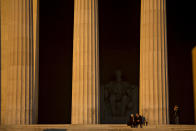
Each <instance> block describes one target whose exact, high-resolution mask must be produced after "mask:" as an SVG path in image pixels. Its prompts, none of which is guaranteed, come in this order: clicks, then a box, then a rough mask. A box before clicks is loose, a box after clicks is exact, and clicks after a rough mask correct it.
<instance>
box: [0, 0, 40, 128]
mask: <svg viewBox="0 0 196 131" xmlns="http://www.w3.org/2000/svg"><path fill="white" fill-rule="evenodd" d="M0 9H1V95H2V96H1V124H3V125H8V124H9V125H10V124H35V123H36V122H37V118H38V1H37V0H1V5H0Z"/></svg>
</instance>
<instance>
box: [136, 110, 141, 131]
mask: <svg viewBox="0 0 196 131" xmlns="http://www.w3.org/2000/svg"><path fill="white" fill-rule="evenodd" d="M138 125H140V127H141V128H142V117H141V116H140V115H139V114H138V113H136V114H135V126H136V127H138Z"/></svg>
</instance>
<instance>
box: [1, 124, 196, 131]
mask: <svg viewBox="0 0 196 131" xmlns="http://www.w3.org/2000/svg"><path fill="white" fill-rule="evenodd" d="M0 131H196V125H159V126H157V125H150V126H147V127H143V128H140V127H139V128H131V127H129V126H127V125H124V124H123V125H122V124H98V125H71V124H62V125H57V124H54V125H45V124H40V125H9V126H3V125H2V126H0Z"/></svg>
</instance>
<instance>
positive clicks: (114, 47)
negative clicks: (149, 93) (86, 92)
mask: <svg viewBox="0 0 196 131" xmlns="http://www.w3.org/2000/svg"><path fill="white" fill-rule="evenodd" d="M99 31H100V32H99V45H100V46H99V48H100V52H99V53H100V55H99V58H100V85H101V96H100V97H101V104H100V105H101V123H109V124H117V123H118V124H119V123H123V124H125V123H126V118H127V113H126V110H128V111H130V112H129V113H131V112H132V111H133V110H134V111H133V112H132V113H136V112H138V99H139V98H138V96H139V95H138V93H137V92H138V87H139V61H140V55H139V54H140V52H139V51H140V48H139V47H140V46H139V45H140V1H138V0H124V1H122V2H119V1H114V0H99ZM117 70H120V71H121V72H122V80H121V81H120V82H117V80H116V77H115V71H117ZM110 83H113V84H110ZM118 85H120V86H121V87H120V86H119V88H120V89H119V92H118V91H117V90H118V89H117V88H118ZM125 85H127V87H126V86H125ZM128 85H129V86H130V87H128ZM132 86H134V87H137V88H136V89H137V91H136V92H135V93H137V95H136V96H137V97H136V98H135V99H134V100H133V101H134V102H136V104H134V106H133V108H134V107H136V108H137V109H136V111H135V109H133V108H132V107H131V109H129V107H127V106H129V100H128V99H126V98H130V97H129V93H128V92H129V89H130V88H131V87H132ZM112 87H113V89H114V88H115V87H116V88H115V89H114V90H111V91H109V92H108V93H106V92H107V90H110V88H112ZM115 90H116V91H117V92H118V93H116V95H112V94H114V93H112V92H115ZM132 91H133V90H132ZM104 92H105V94H104ZM130 93H131V92H130ZM123 101H124V103H123ZM133 101H132V102H133ZM106 103H108V104H109V105H111V106H108V107H106V105H108V104H106ZM118 103H121V104H122V103H123V105H122V106H121V107H120V105H119V104H118ZM132 104H133V103H132ZM115 106H116V108H115ZM111 108H112V109H111ZM115 109H116V111H114V110H115ZM123 112H124V113H123Z"/></svg>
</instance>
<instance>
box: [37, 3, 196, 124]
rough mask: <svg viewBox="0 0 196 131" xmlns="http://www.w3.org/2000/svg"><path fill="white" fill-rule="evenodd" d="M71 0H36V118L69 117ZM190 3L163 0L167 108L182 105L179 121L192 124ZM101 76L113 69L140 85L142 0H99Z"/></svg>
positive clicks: (192, 14)
mask: <svg viewBox="0 0 196 131" xmlns="http://www.w3.org/2000/svg"><path fill="white" fill-rule="evenodd" d="M73 13H74V0H56V1H51V2H50V1H47V2H46V1H45V2H44V1H40V43H39V44H40V47H39V52H40V61H39V123H48V124H49V123H51V124H52V123H59V124H60V123H70V122H71V88H72V53H73V51H72V50H73V46H72V45H73ZM195 13H196V11H195V10H194V3H193V2H192V3H191V1H189V2H185V1H183V2H181V1H179V0H167V38H168V67H169V97H170V100H169V102H170V110H171V109H172V107H173V106H174V104H178V105H179V106H180V108H181V118H180V122H181V123H183V124H192V123H193V122H194V111H193V80H192V56H191V50H192V48H193V43H196V37H195V36H196V31H195V30H196V25H195V23H196V20H194V17H195ZM99 30H100V32H99V36H100V38H99V41H100V43H99V44H100V79H101V84H105V83H107V82H109V81H110V80H111V79H112V75H113V73H114V71H115V70H117V69H120V70H122V72H123V78H124V79H125V80H126V81H128V82H129V83H130V84H136V85H138V86H139V61H140V60H139V59H140V56H139V55H140V52H139V51H140V49H139V48H140V43H139V42H140V1H139V0H122V1H120V2H119V1H114V0H99Z"/></svg>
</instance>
